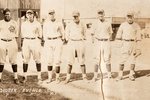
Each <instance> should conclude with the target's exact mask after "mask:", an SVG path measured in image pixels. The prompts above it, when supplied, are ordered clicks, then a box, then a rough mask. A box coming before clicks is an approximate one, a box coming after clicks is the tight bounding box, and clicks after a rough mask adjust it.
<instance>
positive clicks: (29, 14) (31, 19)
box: [26, 13, 34, 21]
mask: <svg viewBox="0 0 150 100" xmlns="http://www.w3.org/2000/svg"><path fill="white" fill-rule="evenodd" d="M26 16H27V19H28V20H29V21H33V20H34V14H33V13H27V14H26Z"/></svg>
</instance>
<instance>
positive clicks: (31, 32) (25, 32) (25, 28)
mask: <svg viewBox="0 0 150 100" xmlns="http://www.w3.org/2000/svg"><path fill="white" fill-rule="evenodd" d="M21 35H22V38H25V37H28V38H36V37H40V38H42V28H41V24H40V23H39V22H38V21H33V22H29V21H25V22H23V23H22V25H21Z"/></svg>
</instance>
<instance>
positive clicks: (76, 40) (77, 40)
mask: <svg viewBox="0 0 150 100" xmlns="http://www.w3.org/2000/svg"><path fill="white" fill-rule="evenodd" d="M70 40H71V41H82V39H70Z"/></svg>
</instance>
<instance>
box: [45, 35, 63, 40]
mask: <svg viewBox="0 0 150 100" xmlns="http://www.w3.org/2000/svg"><path fill="white" fill-rule="evenodd" d="M59 38H62V36H58V37H53V38H50V37H48V38H47V39H48V40H55V39H59Z"/></svg>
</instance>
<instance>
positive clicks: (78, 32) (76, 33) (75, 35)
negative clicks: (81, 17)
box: [66, 22, 85, 40]
mask: <svg viewBox="0 0 150 100" xmlns="http://www.w3.org/2000/svg"><path fill="white" fill-rule="evenodd" d="M66 39H67V40H68V39H74V40H80V39H85V27H84V25H83V23H81V22H80V23H79V24H76V23H74V22H71V23H69V24H68V25H67V27H66Z"/></svg>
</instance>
